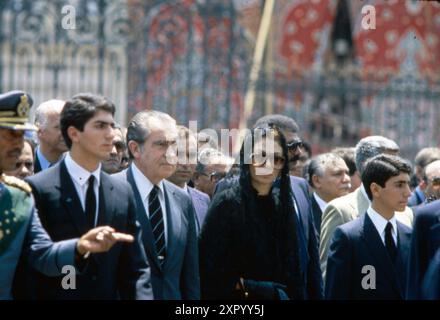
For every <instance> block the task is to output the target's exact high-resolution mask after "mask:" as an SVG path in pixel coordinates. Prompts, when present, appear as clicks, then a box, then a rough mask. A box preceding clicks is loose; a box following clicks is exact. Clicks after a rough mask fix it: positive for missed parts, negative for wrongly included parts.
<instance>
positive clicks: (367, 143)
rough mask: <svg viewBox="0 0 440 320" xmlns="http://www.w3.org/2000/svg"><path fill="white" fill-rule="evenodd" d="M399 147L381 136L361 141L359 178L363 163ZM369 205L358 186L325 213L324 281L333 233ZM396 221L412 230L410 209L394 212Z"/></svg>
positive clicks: (321, 248) (321, 256)
mask: <svg viewBox="0 0 440 320" xmlns="http://www.w3.org/2000/svg"><path fill="white" fill-rule="evenodd" d="M398 152H399V146H398V145H397V144H396V143H395V142H394V141H392V140H390V139H387V138H385V137H382V136H369V137H366V138H363V139H362V140H360V141H359V143H358V144H357V145H356V168H357V169H358V171H359V173H360V174H361V175H362V172H363V166H364V164H365V162H366V161H367V160H368V159H370V158H373V157H374V156H376V155H378V154H381V153H386V154H392V155H397V154H398ZM369 205H370V200H369V199H368V196H367V193H366V191H365V188H364V186H363V185H362V184H361V186H360V187H359V188H357V189H356V190H355V191H353V192H352V193H349V194H347V195H345V196H342V197H340V198H336V199H334V200H332V201H331V202H330V203H329V204H328V206H327V208H326V209H325V211H324V213H323V214H322V221H321V238H320V244H319V260H320V263H321V271H322V276H323V278H324V280H325V275H326V269H327V257H328V251H329V248H330V242H331V239H332V236H333V233H334V231H335V229H336V228H337V227H338V226H340V225H342V224H344V223H347V222H349V221H351V220H354V219H356V218H357V217H358V216H359V215H361V214H363V213H364V212H366V211H367V209H368V207H369ZM396 218H397V220H399V221H400V222H401V223H403V224H405V225H407V226H409V227H412V223H413V212H412V210H411V209H410V208H409V207H406V208H405V211H403V212H396Z"/></svg>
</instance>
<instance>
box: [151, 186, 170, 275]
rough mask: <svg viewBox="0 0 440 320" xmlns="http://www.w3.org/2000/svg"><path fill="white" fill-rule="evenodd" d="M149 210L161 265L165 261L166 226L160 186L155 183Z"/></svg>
mask: <svg viewBox="0 0 440 320" xmlns="http://www.w3.org/2000/svg"><path fill="white" fill-rule="evenodd" d="M148 211H149V213H150V224H151V230H153V235H154V240H155V246H156V252H157V258H158V259H159V262H160V264H161V266H162V265H163V262H164V261H165V256H166V248H165V227H164V221H163V214H162V208H161V206H160V201H159V188H158V187H157V186H156V185H155V186H154V187H153V189H152V190H151V192H150V195H149V197H148Z"/></svg>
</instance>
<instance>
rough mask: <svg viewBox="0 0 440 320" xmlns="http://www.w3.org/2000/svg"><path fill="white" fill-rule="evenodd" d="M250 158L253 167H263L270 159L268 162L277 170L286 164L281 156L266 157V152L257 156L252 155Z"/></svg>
mask: <svg viewBox="0 0 440 320" xmlns="http://www.w3.org/2000/svg"><path fill="white" fill-rule="evenodd" d="M251 157H252V164H253V165H254V166H255V167H262V166H264V165H265V164H266V162H267V160H269V159H270V162H271V163H272V164H273V168H274V169H278V170H279V169H282V168H283V167H284V163H285V162H286V159H285V158H284V157H283V156H280V155H278V154H272V155H267V154H266V151H262V152H261V153H258V154H256V153H253V154H252V155H251Z"/></svg>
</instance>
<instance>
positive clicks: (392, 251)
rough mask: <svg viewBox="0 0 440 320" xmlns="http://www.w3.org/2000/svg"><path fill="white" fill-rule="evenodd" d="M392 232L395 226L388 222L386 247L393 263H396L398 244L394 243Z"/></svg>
mask: <svg viewBox="0 0 440 320" xmlns="http://www.w3.org/2000/svg"><path fill="white" fill-rule="evenodd" d="M392 230H393V225H392V224H391V222H388V223H387V226H386V228H385V247H386V248H387V251H388V254H389V255H390V258H391V261H392V262H393V263H394V262H395V261H396V255H397V248H396V244H395V243H394V239H393V235H392V233H391V231H392Z"/></svg>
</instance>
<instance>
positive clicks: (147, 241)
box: [126, 166, 161, 270]
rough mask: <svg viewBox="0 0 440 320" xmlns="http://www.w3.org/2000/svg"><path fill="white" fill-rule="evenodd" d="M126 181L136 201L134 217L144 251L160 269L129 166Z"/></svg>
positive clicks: (149, 228) (150, 231)
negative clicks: (138, 227)
mask: <svg viewBox="0 0 440 320" xmlns="http://www.w3.org/2000/svg"><path fill="white" fill-rule="evenodd" d="M126 175H127V181H128V183H129V184H130V185H131V187H132V189H133V193H134V198H135V200H136V208H137V213H136V217H137V219H138V221H139V223H140V225H141V228H142V242H143V245H144V248H145V250H146V251H147V255H148V256H149V257H151V259H152V261H153V262H154V263H155V264H156V268H157V269H159V270H160V269H161V268H160V263H159V260H158V259H157V251H156V247H155V245H154V236H153V231H152V230H151V224H150V220H149V219H148V216H147V212H146V211H145V207H144V202H143V201H142V197H141V195H140V193H139V190H138V188H137V186H136V182H135V181H134V177H133V171H132V169H131V166H130V167H129V168H128V169H127V171H126Z"/></svg>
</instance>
